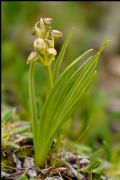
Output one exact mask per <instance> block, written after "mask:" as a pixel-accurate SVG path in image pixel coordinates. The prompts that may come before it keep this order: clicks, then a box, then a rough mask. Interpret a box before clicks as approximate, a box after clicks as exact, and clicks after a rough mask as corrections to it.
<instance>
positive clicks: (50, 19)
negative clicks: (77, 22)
mask: <svg viewBox="0 0 120 180" xmlns="http://www.w3.org/2000/svg"><path fill="white" fill-rule="evenodd" d="M52 21H53V19H52V18H44V19H43V22H44V23H45V24H52Z"/></svg>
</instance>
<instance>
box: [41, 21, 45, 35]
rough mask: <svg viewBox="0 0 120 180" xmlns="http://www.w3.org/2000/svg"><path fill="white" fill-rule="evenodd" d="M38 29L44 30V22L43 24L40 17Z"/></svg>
mask: <svg viewBox="0 0 120 180" xmlns="http://www.w3.org/2000/svg"><path fill="white" fill-rule="evenodd" d="M40 29H41V31H42V32H45V24H44V22H43V19H42V18H40Z"/></svg>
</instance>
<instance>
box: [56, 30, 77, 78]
mask: <svg viewBox="0 0 120 180" xmlns="http://www.w3.org/2000/svg"><path fill="white" fill-rule="evenodd" d="M73 30H74V28H71V30H70V32H69V33H68V35H67V37H66V39H65V41H64V43H63V46H62V48H61V50H60V53H59V55H58V58H57V60H56V63H55V66H54V69H53V80H54V81H56V79H57V76H58V74H59V70H60V66H61V63H62V61H63V59H64V56H65V53H66V49H67V47H68V45H69V42H70V40H71V37H72V34H73Z"/></svg>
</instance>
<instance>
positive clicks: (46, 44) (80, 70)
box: [27, 18, 109, 166]
mask: <svg viewBox="0 0 120 180" xmlns="http://www.w3.org/2000/svg"><path fill="white" fill-rule="evenodd" d="M51 24H52V18H40V20H39V21H38V22H37V23H36V24H35V26H34V28H33V31H32V34H33V35H34V36H35V37H36V38H35V40H34V43H33V46H34V51H33V52H31V53H30V55H29V57H28V59H27V64H29V78H28V85H29V98H30V107H31V120H32V131H33V143H34V150H35V162H36V164H37V165H38V166H42V165H43V164H44V162H45V159H46V157H47V155H48V153H49V150H50V147H51V144H52V142H53V139H54V137H55V135H56V133H57V132H58V131H59V130H60V129H61V127H62V126H63V125H64V123H65V122H66V121H68V120H69V119H70V117H71V115H72V113H73V112H74V110H75V108H76V106H77V104H78V102H79V101H80V98H81V97H82V96H83V95H84V94H85V93H86V92H87V90H88V89H89V87H90V85H91V83H92V82H93V80H94V78H95V76H96V66H97V63H98V60H99V57H100V55H101V53H102V51H103V50H104V48H105V47H106V46H107V44H108V42H109V41H108V40H107V41H106V42H105V43H104V44H103V45H102V46H101V47H100V49H99V50H98V52H96V53H95V54H93V55H91V56H90V57H89V58H88V59H87V60H86V61H85V62H83V63H81V62H82V61H83V60H84V58H86V57H87V56H88V54H89V53H91V51H93V49H90V50H88V51H86V52H85V53H83V54H82V55H81V56H80V57H78V58H77V59H76V60H74V61H73V62H72V63H71V64H70V65H69V66H68V67H67V68H66V69H65V70H64V71H63V72H62V73H60V66H61V63H62V61H63V59H64V56H65V52H66V49H67V47H68V45H69V42H70V39H71V36H72V33H73V28H72V29H71V30H70V32H69V33H68V35H67V37H66V39H65V41H64V43H63V46H62V48H61V50H60V53H59V55H58V57H57V59H56V61H55V62H54V66H53V67H52V64H53V61H54V60H55V57H56V55H57V51H56V49H55V40H56V39H57V38H61V37H62V36H63V33H62V32H60V31H58V30H53V29H51V27H50V26H51ZM35 63H38V64H39V63H42V64H43V66H44V67H45V68H46V69H47V71H48V78H49V89H48V93H47V94H46V99H45V102H44V104H43V106H42V108H41V111H40V112H37V111H38V110H37V105H36V95H35V84H34V71H33V70H34V64H35ZM38 114H39V116H38Z"/></svg>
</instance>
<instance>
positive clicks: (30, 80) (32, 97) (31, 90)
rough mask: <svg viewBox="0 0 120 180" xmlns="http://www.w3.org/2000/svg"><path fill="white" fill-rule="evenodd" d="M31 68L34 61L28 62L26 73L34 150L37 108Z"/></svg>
mask: <svg viewBox="0 0 120 180" xmlns="http://www.w3.org/2000/svg"><path fill="white" fill-rule="evenodd" d="M33 68H34V63H31V64H30V67H29V75H28V89H29V98H30V112H31V118H32V131H33V143H34V147H35V151H36V146H37V139H36V137H37V129H36V128H37V108H36V97H35V89H34V87H35V85H34V77H33Z"/></svg>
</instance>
